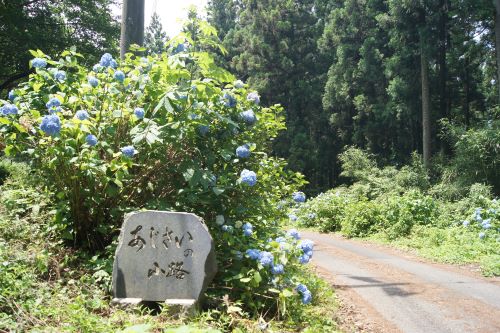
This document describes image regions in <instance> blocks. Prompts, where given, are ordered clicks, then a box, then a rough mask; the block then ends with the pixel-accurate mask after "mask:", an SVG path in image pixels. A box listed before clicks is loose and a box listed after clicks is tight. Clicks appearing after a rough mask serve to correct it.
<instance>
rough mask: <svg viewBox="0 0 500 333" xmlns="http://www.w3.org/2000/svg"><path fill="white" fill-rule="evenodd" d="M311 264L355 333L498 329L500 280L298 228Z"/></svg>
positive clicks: (484, 331) (485, 332)
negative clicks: (310, 250) (308, 243)
mask: <svg viewBox="0 0 500 333" xmlns="http://www.w3.org/2000/svg"><path fill="white" fill-rule="evenodd" d="M302 237H303V238H309V239H312V240H313V241H314V242H315V252H314V257H313V263H314V264H315V265H316V267H317V268H318V270H319V272H320V274H321V275H322V276H323V277H324V278H325V279H327V280H329V281H330V282H331V283H332V284H333V285H334V287H335V288H336V291H337V294H338V295H339V297H340V299H341V302H342V303H343V305H342V309H343V311H344V312H346V313H345V315H346V316H350V317H351V319H350V320H348V321H346V322H345V323H344V329H347V330H348V331H353V332H356V331H358V332H359V331H361V332H405V333H420V332H422V333H439V332H453V333H455V332H457V333H458V332H481V333H489V332H491V333H498V332H500V279H498V278H491V279H487V278H483V277H481V276H480V275H479V274H475V273H473V272H470V271H468V270H466V269H460V268H458V267H454V266H451V265H442V264H434V263H428V262H425V261H423V260H421V259H418V258H415V257H413V256H410V255H407V254H405V253H403V252H400V251H396V250H392V249H389V248H386V247H383V246H377V245H373V244H365V243H364V242H359V241H353V240H346V239H343V238H342V237H340V236H337V235H327V234H319V233H315V232H306V231H304V232H302Z"/></svg>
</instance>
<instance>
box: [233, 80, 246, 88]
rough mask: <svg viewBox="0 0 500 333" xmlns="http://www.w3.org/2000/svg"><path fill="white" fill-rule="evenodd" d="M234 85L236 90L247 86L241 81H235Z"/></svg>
mask: <svg viewBox="0 0 500 333" xmlns="http://www.w3.org/2000/svg"><path fill="white" fill-rule="evenodd" d="M233 85H234V87H235V88H236V89H241V88H243V87H244V86H245V84H244V83H243V81H241V80H236V81H234V83H233Z"/></svg>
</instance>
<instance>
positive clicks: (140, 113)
mask: <svg viewBox="0 0 500 333" xmlns="http://www.w3.org/2000/svg"><path fill="white" fill-rule="evenodd" d="M134 114H135V116H136V117H137V119H142V118H144V109H143V108H135V110H134Z"/></svg>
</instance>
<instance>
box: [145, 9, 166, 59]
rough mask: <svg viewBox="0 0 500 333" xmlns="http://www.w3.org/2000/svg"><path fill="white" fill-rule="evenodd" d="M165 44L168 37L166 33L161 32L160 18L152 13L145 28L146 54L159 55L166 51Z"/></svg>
mask: <svg viewBox="0 0 500 333" xmlns="http://www.w3.org/2000/svg"><path fill="white" fill-rule="evenodd" d="M167 42H168V36H167V33H166V32H165V31H163V26H162V24H161V21H160V16H159V15H158V14H157V13H156V12H154V13H153V15H152V16H151V23H150V24H149V26H148V27H147V28H146V33H145V36H144V47H145V48H146V50H147V52H148V54H160V53H163V52H164V51H165V50H166V48H165V44H166V43H167Z"/></svg>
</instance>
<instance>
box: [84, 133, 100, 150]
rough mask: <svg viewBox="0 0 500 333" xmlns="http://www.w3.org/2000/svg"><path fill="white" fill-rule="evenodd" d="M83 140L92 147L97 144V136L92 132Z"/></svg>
mask: <svg viewBox="0 0 500 333" xmlns="http://www.w3.org/2000/svg"><path fill="white" fill-rule="evenodd" d="M85 142H87V144H88V145H89V146H91V147H93V146H95V145H96V144H97V137H96V136H95V135H93V134H89V135H87V137H86V138H85Z"/></svg>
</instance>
